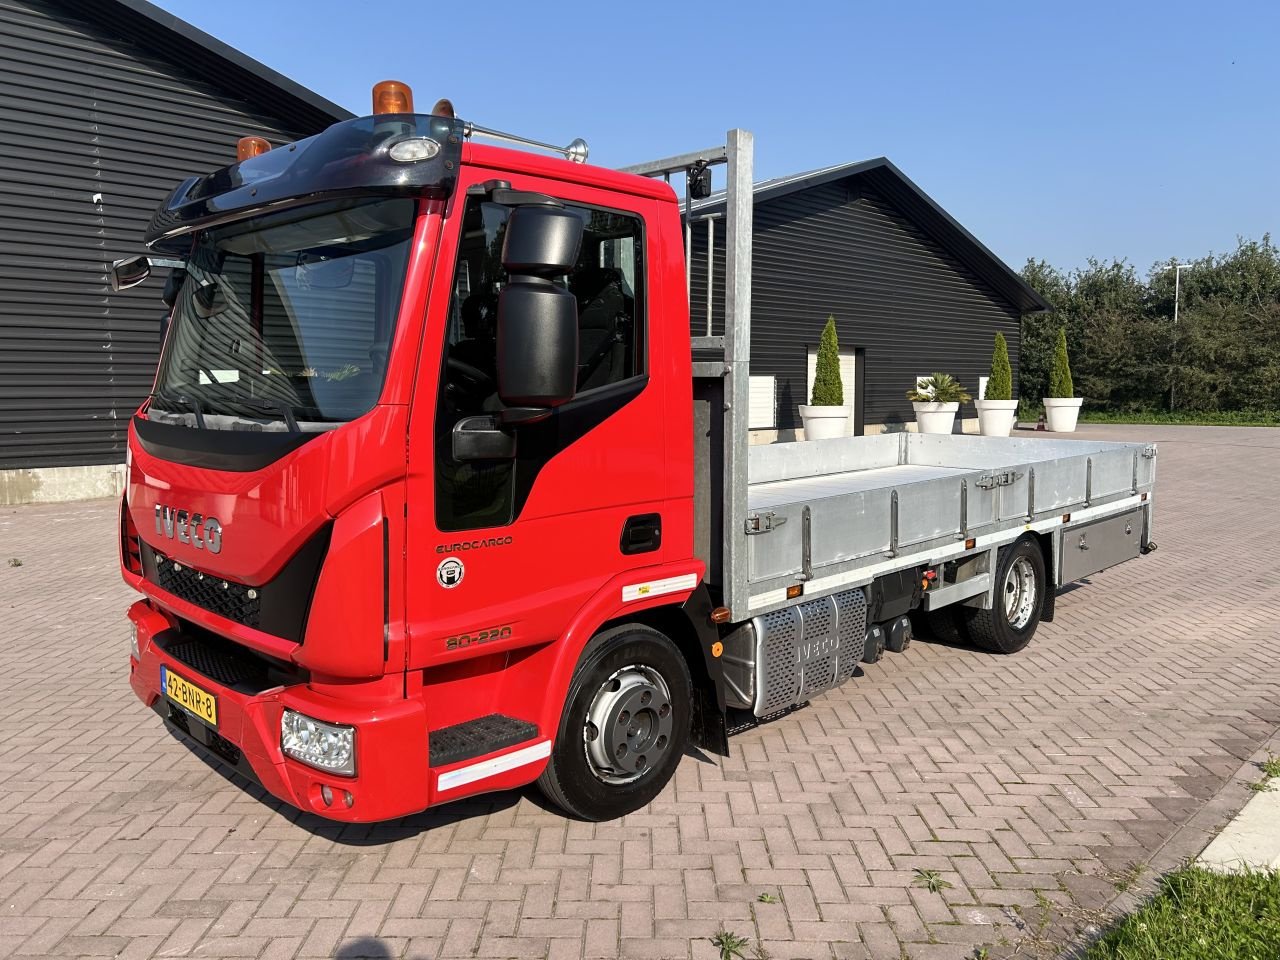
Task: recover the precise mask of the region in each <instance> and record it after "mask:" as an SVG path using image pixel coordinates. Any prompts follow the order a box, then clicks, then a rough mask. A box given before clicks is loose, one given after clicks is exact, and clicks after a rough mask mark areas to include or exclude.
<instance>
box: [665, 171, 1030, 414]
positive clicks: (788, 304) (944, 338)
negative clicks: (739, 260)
mask: <svg viewBox="0 0 1280 960" xmlns="http://www.w3.org/2000/svg"><path fill="white" fill-rule="evenodd" d="M754 220H755V223H754V235H753V242H754V256H753V260H752V295H751V296H752V326H751V372H752V373H753V374H767V375H773V376H775V377H777V378H778V381H777V400H778V410H777V427H778V428H779V429H790V428H798V427H800V426H801V423H800V416H799V411H798V409H797V408H798V407H799V405H800V404H802V403H808V397H806V396H805V390H806V363H807V357H808V350H809V348H810V347H815V348H816V346H817V343H818V339H819V337H820V335H821V333H822V328H823V326H824V325H825V323H826V320H827V317H828V316H829V315H834V316H835V318H836V327H837V330H838V332H839V336H840V346H841V349H842V350H847V349H860V350H862V351H863V352H864V366H863V383H862V393H863V399H864V406H863V410H862V414H863V417H864V419H865V421H866V423H868V424H874V423H890V424H892V423H896V422H911V421H912V420H913V419H914V413H913V412H912V409H911V404H910V402H908V401H907V399H906V397H905V394H906V391H907V390H909V389H911V388H912V387H913V386H914V385H915V378H916V377H917V376H920V375H926V374H929V373H932V372H934V371H943V372H946V373H950V374H952V375H954V376H955V377H957V378H958V379H959V380H960V381H961V383H963V384H964V385H965V387H966V388H967V389H968V390H969V392H970V393H975V394H976V392H977V386H978V377H979V376H985V375H986V374H987V373H988V372H989V370H990V366H991V350H992V346H993V341H994V338H995V334H996V332H997V331H1000V332H1003V333H1004V335H1005V338H1006V339H1007V340H1008V341H1009V356H1010V360H1011V362H1012V363H1013V364H1014V370H1015V377H1016V370H1017V361H1018V347H1019V312H1018V309H1017V308H1016V307H1015V306H1014V305H1013V304H1011V303H1010V302H1009V301H1008V300H1007V299H1005V298H1004V297H1002V296H1000V295H999V294H997V293H996V292H995V291H994V290H993V289H992V288H991V287H990V286H989V285H988V284H987V283H985V282H984V281H983V280H981V279H980V278H978V277H977V276H976V275H975V274H974V273H973V272H972V271H970V270H969V269H968V268H967V267H965V266H964V265H963V264H961V262H960V261H959V260H958V259H956V257H954V256H953V255H951V254H950V253H949V252H948V251H946V250H945V249H943V247H942V246H941V245H939V244H938V243H937V242H935V241H934V240H933V239H932V238H931V237H929V236H927V235H925V233H924V232H923V231H922V230H921V229H920V228H919V227H917V226H916V225H915V224H914V223H913V222H912V221H910V220H909V219H908V218H907V217H906V216H904V215H903V213H902V212H901V211H900V210H899V209H898V208H897V207H896V206H895V205H894V204H892V203H891V202H890V201H889V200H888V199H886V198H885V196H884V195H883V194H882V193H881V192H880V191H878V190H877V189H876V188H875V187H873V186H872V185H870V184H868V183H866V182H865V181H864V179H863V178H861V177H858V176H854V177H850V178H847V179H845V180H839V181H835V182H832V183H828V184H823V185H819V186H814V187H810V188H808V189H803V190H798V191H796V192H793V193H789V194H786V195H784V196H781V197H776V198H774V199H770V200H765V201H761V202H758V203H757V204H756V206H755V212H754ZM693 261H694V264H693V271H692V275H693V282H692V287H691V306H690V309H691V314H692V323H691V325H692V329H693V333H694V334H705V333H706V300H705V297H706V241H705V225H703V224H695V226H694V243H693ZM715 261H716V262H715V278H714V286H715V288H716V289H715V308H714V323H713V329H714V332H715V333H716V334H719V333H721V332H723V310H722V308H723V286H722V283H723V278H724V231H723V220H720V221H719V222H718V223H717V225H716V256H715ZM845 400H846V402H847V403H851V402H852V400H853V398H851V397H846V398H845ZM961 414H962V415H963V416H975V415H976V414H975V413H974V411H973V407H972V405H966V407H965V408H963V409H962V411H961Z"/></svg>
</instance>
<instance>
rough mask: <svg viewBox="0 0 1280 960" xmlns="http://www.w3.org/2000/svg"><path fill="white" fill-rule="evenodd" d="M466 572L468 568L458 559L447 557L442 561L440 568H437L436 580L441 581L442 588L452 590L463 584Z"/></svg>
mask: <svg viewBox="0 0 1280 960" xmlns="http://www.w3.org/2000/svg"><path fill="white" fill-rule="evenodd" d="M466 572H467V569H466V567H464V566H463V565H462V561H461V560H459V559H458V558H457V557H445V558H444V559H443V560H441V561H440V566H438V567H436V579H437V580H439V581H440V586H442V587H444V588H445V589H446V590H452V589H453V588H454V587H456V586H457V585H458V584H460V583H461V582H462V575H463V574H464V573H466Z"/></svg>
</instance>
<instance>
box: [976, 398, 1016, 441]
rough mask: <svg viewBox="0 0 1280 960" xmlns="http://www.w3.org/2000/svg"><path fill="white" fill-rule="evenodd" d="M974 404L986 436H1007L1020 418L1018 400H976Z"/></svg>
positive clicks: (983, 433)
mask: <svg viewBox="0 0 1280 960" xmlns="http://www.w3.org/2000/svg"><path fill="white" fill-rule="evenodd" d="M973 405H974V406H975V407H977V408H978V428H979V429H980V430H981V431H982V435H983V436H984V437H1007V436H1008V435H1009V433H1010V432H1011V431H1012V430H1013V425H1014V424H1015V423H1016V422H1017V420H1018V401H1017V400H975V401H973Z"/></svg>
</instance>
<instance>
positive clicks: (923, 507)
mask: <svg viewBox="0 0 1280 960" xmlns="http://www.w3.org/2000/svg"><path fill="white" fill-rule="evenodd" d="M1155 456H1156V449H1155V447H1154V445H1151V444H1133V443H1105V442H1101V441H1092V440H1061V439H1057V438H1044V439H1039V438H1029V437H1028V438H1024V437H1011V438H996V437H978V436H964V435H951V436H936V435H922V434H916V433H901V434H892V435H881V436H871V437H847V438H841V439H836V440H818V441H809V442H797V443H776V444H768V445H757V446H752V447H751V448H750V451H749V455H748V470H747V476H748V480H747V490H746V503H747V518H746V523H745V525H744V531H743V532H744V534H745V535H744V536H743V537H741V538H739V539H737V540H736V544H737V545H738V547H739V550H740V552H741V553H742V554H744V556H738V555H733V554H732V553H731V555H730V556H729V557H728V558H727V562H728V565H729V567H730V568H732V567H734V566H735V565H738V564H745V566H746V568H747V571H746V579H747V582H748V584H749V601H748V609H749V612H750V614H751V615H757V614H759V613H762V612H767V611H769V610H771V609H775V608H777V607H780V606H785V605H786V604H787V603H788V602H791V601H788V598H787V592H786V591H787V587H789V586H793V585H795V584H803V585H804V591H803V594H804V596H806V597H813V596H822V595H823V594H825V593H829V592H832V591H834V590H838V589H847V588H850V587H856V586H859V585H861V584H865V583H869V582H870V581H871V580H872V579H874V578H875V577H876V576H879V575H882V574H884V573H885V572H889V571H892V570H896V569H902V568H907V567H932V566H936V565H938V564H941V563H944V562H946V561H948V560H951V559H954V558H956V557H959V556H962V555H964V554H966V553H974V552H981V551H984V550H992V549H994V548H997V547H999V546H1001V545H1003V544H1005V543H1009V542H1012V541H1013V540H1015V539H1017V538H1018V537H1019V536H1021V535H1022V534H1023V533H1025V532H1027V531H1028V530H1034V531H1036V532H1039V533H1044V532H1049V531H1056V532H1055V533H1054V536H1055V546H1057V547H1058V549H1055V550H1054V553H1053V555H1054V557H1055V558H1056V560H1057V562H1055V563H1054V564H1053V568H1054V569H1053V571H1052V574H1053V579H1052V582H1054V583H1055V584H1060V583H1063V582H1066V581H1064V580H1063V579H1062V570H1061V568H1062V563H1061V562H1060V558H1061V547H1060V544H1059V543H1057V541H1058V540H1060V538H1061V530H1062V529H1064V528H1065V529H1070V528H1074V527H1076V526H1080V525H1081V524H1086V523H1092V522H1095V521H1097V520H1098V519H1100V518H1105V517H1111V516H1120V515H1126V514H1128V513H1131V512H1134V511H1139V512H1140V520H1141V524H1142V529H1141V530H1140V533H1141V537H1142V542H1144V543H1145V542H1146V540H1148V539H1149V535H1150V525H1151V510H1152V507H1153V502H1152V496H1151V495H1152V493H1153V487H1154V482H1155ZM1084 549H1085V550H1088V549H1089V545H1088V541H1087V538H1086V542H1085V548H1084ZM1091 559H1092V558H1091ZM1069 569H1070V568H1069ZM975 602H981V601H980V600H978V601H975Z"/></svg>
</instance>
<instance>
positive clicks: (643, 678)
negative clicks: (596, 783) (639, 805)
mask: <svg viewBox="0 0 1280 960" xmlns="http://www.w3.org/2000/svg"><path fill="white" fill-rule="evenodd" d="M671 714H672V708H671V692H670V690H669V689H668V688H667V683H666V681H665V680H664V679H663V678H662V674H660V673H658V671H656V670H654V669H653V668H652V667H647V666H639V665H633V666H629V667H623V668H622V669H621V670H618V671H617V672H615V673H614V674H612V675H611V676H610V677H609V679H607V680H606V681H605V682H604V683H603V684H601V685H600V689H599V690H597V691H596V695H595V697H594V698H593V699H592V701H591V707H590V709H588V710H587V720H586V723H585V724H584V725H583V728H582V741H583V745H584V746H585V748H586V754H587V765H588V766H589V767H590V768H591V772H592V773H593V774H595V775H596V776H597V777H599V778H600V779H601V780H603V781H605V782H606V783H630V782H632V781H634V780H639V779H640V778H641V777H643V776H644V775H645V774H647V773H648V772H649V771H650V770H652V769H654V767H656V766H658V763H659V761H660V760H661V758H662V757H663V756H664V755H665V754H666V752H667V749H668V748H669V747H670V744H671V730H672V726H673V719H672V715H671Z"/></svg>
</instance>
